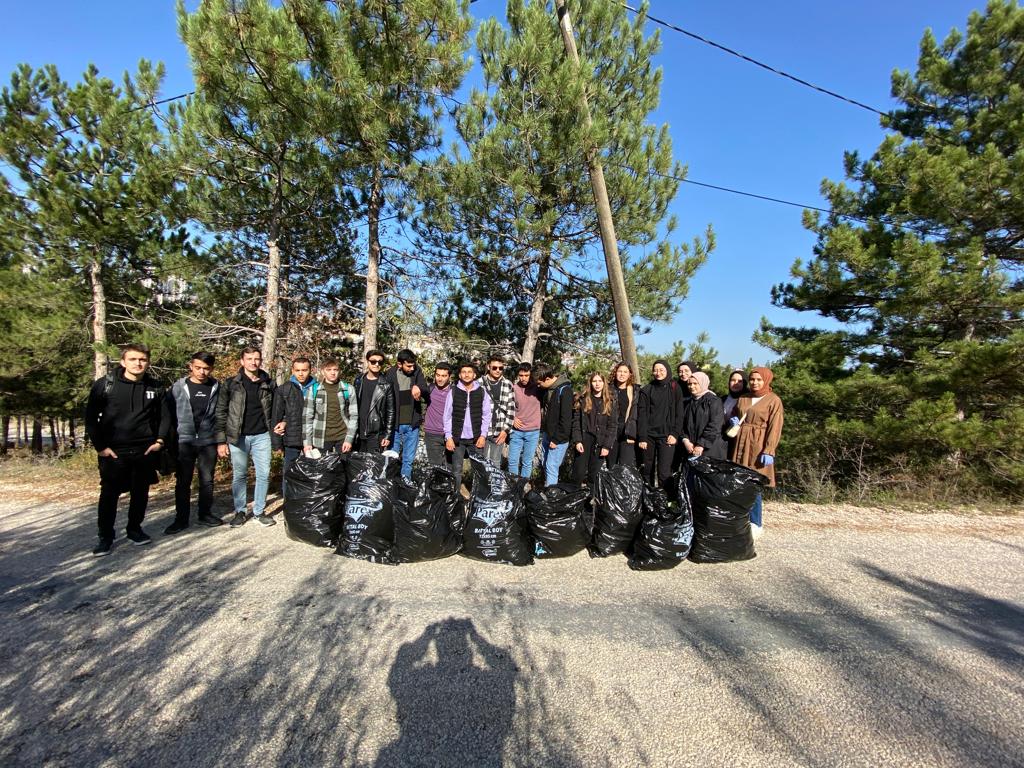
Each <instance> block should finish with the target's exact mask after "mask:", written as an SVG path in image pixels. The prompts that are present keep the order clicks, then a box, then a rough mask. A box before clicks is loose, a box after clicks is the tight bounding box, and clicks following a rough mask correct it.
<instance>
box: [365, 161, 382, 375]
mask: <svg viewBox="0 0 1024 768" xmlns="http://www.w3.org/2000/svg"><path fill="white" fill-rule="evenodd" d="M383 207H384V193H383V190H382V188H381V178H380V168H374V171H373V182H372V183H371V186H370V203H369V207H368V209H367V213H366V222H367V228H368V230H369V234H368V236H367V237H368V240H369V246H370V247H369V252H368V253H367V256H366V317H365V319H364V320H363V354H364V355H365V354H366V352H367V351H368V350H371V349H374V348H376V346H377V304H378V300H379V296H380V212H381V209H382V208H383Z"/></svg>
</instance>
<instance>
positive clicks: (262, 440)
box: [228, 432, 270, 517]
mask: <svg viewBox="0 0 1024 768" xmlns="http://www.w3.org/2000/svg"><path fill="white" fill-rule="evenodd" d="M239 442H240V444H239V445H232V444H230V443H229V444H228V447H229V449H230V450H231V497H232V499H233V500H234V504H235V512H245V505H246V498H245V494H246V489H247V487H248V485H249V484H248V482H247V481H248V475H249V457H250V456H251V457H252V465H253V467H254V468H255V469H256V488H255V489H254V490H253V494H252V514H253V517H259V516H260V515H262V514H263V510H264V509H266V507H267V487H268V486H269V485H270V433H269V432H264V433H263V434H262V435H245V436H243V437H242V438H241V440H240V441H239Z"/></svg>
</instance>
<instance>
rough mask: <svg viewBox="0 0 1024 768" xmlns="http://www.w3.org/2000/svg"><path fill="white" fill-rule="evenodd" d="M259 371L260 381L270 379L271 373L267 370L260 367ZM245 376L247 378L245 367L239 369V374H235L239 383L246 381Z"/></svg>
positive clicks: (264, 381)
mask: <svg viewBox="0 0 1024 768" xmlns="http://www.w3.org/2000/svg"><path fill="white" fill-rule="evenodd" d="M257 373H259V375H260V381H261V382H263V383H266V382H268V381H270V374H269V373H267V372H266V371H264V370H263V369H262V368H260V369H259V371H257ZM244 378H246V376H245V369H244V368H239V369H238V375H237V376H235V381H237V382H238V383H240V384H242V383H244V382H243V379H244Z"/></svg>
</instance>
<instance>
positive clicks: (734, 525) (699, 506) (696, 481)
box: [687, 456, 768, 563]
mask: <svg viewBox="0 0 1024 768" xmlns="http://www.w3.org/2000/svg"><path fill="white" fill-rule="evenodd" d="M687 464H688V467H687V471H688V472H689V475H690V484H691V486H692V494H691V497H692V501H693V526H694V540H693V549H692V550H691V551H690V559H691V560H693V561H694V562H697V563H729V562H734V561H737V560H749V559H750V558H752V557H756V556H757V553H756V552H754V539H753V537H752V536H751V535H750V508H751V507H752V506H754V501H755V500H756V499H757V494H759V493H761V491H762V489H763V488H764V487H765V486H767V484H768V479H767V478H766V477H765V476H764V475H761V474H758V473H757V472H755V471H754V470H752V469H748V468H747V467H743V466H740V465H739V464H734V463H733V462H731V461H726V460H725V459H712V458H707V457H704V456H701V457H700V458H699V459H697V460H696V461H691V462H687Z"/></svg>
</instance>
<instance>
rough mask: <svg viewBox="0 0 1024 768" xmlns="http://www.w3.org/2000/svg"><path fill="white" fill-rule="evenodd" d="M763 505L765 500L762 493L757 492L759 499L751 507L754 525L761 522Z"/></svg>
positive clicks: (751, 518)
mask: <svg viewBox="0 0 1024 768" xmlns="http://www.w3.org/2000/svg"><path fill="white" fill-rule="evenodd" d="M762 506H763V500H762V498H761V494H760V493H759V494H757V500H756V501H755V502H754V506H752V507H751V508H750V522H751V523H753V524H754V525H760V524H761V507H762Z"/></svg>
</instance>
